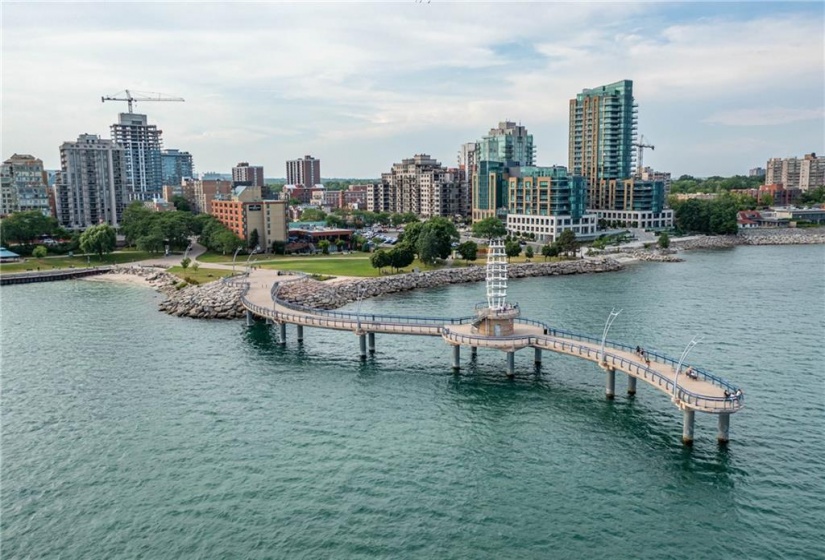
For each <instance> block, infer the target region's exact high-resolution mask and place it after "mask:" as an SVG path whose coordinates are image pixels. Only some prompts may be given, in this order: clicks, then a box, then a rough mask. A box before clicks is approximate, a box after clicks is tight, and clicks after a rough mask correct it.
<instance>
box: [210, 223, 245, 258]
mask: <svg viewBox="0 0 825 560" xmlns="http://www.w3.org/2000/svg"><path fill="white" fill-rule="evenodd" d="M211 242H212V244H213V250H216V251H220V252H221V254H224V255H225V254H227V253H231V252H233V251H234V250H235V249H237V248H238V247H243V245H244V243H243V240H242V239H241V238H240V237H238V236H237V235H235V234H234V233H232V232H231V231H229V230H228V229H226V228H223V229H222V230H219V231H217V232H216V233H214V234H213V235H212V237H211Z"/></svg>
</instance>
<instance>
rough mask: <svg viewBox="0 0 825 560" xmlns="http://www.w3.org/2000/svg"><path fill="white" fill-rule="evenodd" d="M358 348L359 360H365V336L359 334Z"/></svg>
mask: <svg viewBox="0 0 825 560" xmlns="http://www.w3.org/2000/svg"><path fill="white" fill-rule="evenodd" d="M358 346H359V348H360V350H361V359H362V360H366V359H367V335H366V334H359V335H358Z"/></svg>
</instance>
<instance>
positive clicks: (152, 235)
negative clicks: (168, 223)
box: [135, 227, 166, 254]
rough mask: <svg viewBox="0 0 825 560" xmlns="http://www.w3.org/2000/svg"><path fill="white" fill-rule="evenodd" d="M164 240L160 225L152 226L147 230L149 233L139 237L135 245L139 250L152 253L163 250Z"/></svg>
mask: <svg viewBox="0 0 825 560" xmlns="http://www.w3.org/2000/svg"><path fill="white" fill-rule="evenodd" d="M165 242H166V239H165V237H164V236H163V232H162V231H161V229H160V227H154V228H152V229H151V230H150V231H149V233H147V234H146V235H144V236H142V237H139V238H138V239H137V242H136V243H135V245H137V248H138V249H140V250H141V251H146V252H148V253H153V254H154V253H159V252H161V251H163V246H164V244H165Z"/></svg>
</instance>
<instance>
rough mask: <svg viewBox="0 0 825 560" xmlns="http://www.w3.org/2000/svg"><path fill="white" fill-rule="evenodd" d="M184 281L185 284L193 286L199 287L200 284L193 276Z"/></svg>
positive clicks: (186, 277) (185, 277)
mask: <svg viewBox="0 0 825 560" xmlns="http://www.w3.org/2000/svg"><path fill="white" fill-rule="evenodd" d="M183 280H184V281H185V282H187V283H188V284H192V285H193V286H197V285H198V284H200V282H198V281H197V280H195V279H194V278H192V277H191V276H184V277H183Z"/></svg>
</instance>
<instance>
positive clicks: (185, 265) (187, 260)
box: [180, 257, 192, 270]
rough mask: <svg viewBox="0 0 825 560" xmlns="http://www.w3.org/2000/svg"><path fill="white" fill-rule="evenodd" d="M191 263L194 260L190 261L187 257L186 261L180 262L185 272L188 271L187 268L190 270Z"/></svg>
mask: <svg viewBox="0 0 825 560" xmlns="http://www.w3.org/2000/svg"><path fill="white" fill-rule="evenodd" d="M191 262H192V259H190V258H189V257H186V258H185V259H183V260H182V261H180V267H181V268H182V269H183V270H186V269H187V268H189V263H191Z"/></svg>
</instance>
